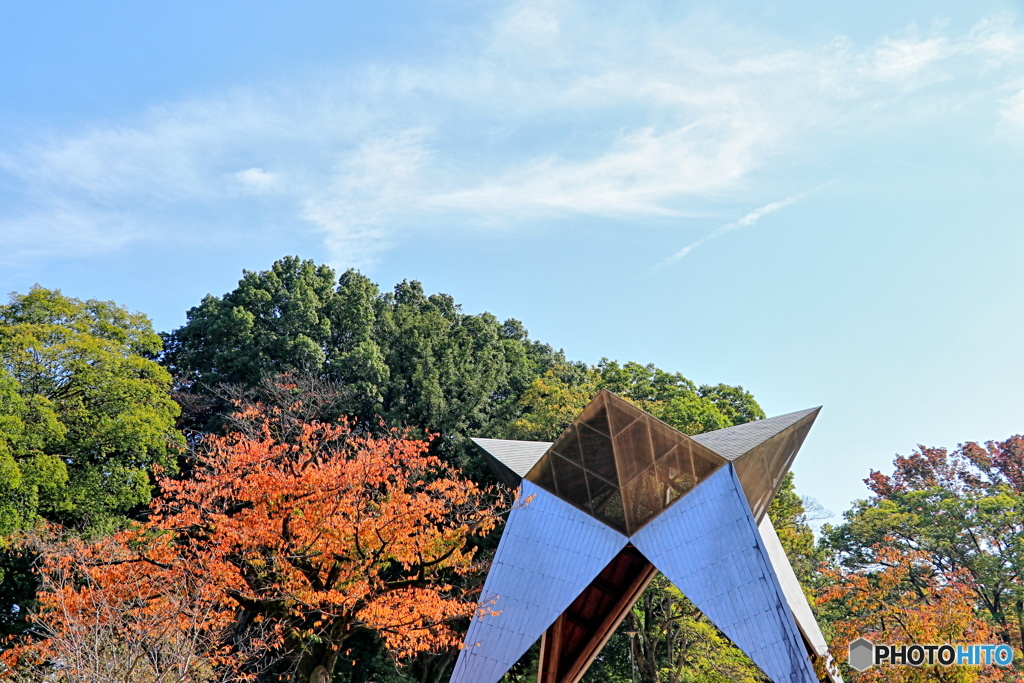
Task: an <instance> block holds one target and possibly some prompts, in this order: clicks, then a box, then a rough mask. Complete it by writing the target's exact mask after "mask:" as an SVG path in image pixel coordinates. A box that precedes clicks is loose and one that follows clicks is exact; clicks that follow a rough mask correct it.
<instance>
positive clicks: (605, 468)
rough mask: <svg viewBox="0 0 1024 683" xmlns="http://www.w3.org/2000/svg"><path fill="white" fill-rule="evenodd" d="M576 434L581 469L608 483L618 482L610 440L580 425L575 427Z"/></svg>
mask: <svg viewBox="0 0 1024 683" xmlns="http://www.w3.org/2000/svg"><path fill="white" fill-rule="evenodd" d="M606 426H607V425H606ZM577 434H578V435H579V445H580V450H581V451H582V452H583V467H585V468H586V469H587V470H589V471H591V472H593V473H594V474H596V475H598V476H600V477H603V478H604V479H607V480H608V481H618V478H617V476H616V472H615V452H614V451H613V450H612V440H611V439H610V438H608V437H607V436H605V435H604V434H602V433H600V432H598V431H595V430H593V429H591V428H590V427H588V426H587V425H582V424H581V425H577Z"/></svg>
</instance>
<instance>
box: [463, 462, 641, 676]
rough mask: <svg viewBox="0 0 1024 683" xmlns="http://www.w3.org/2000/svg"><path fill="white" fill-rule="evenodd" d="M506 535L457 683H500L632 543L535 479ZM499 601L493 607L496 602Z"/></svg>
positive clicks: (525, 487) (467, 642) (468, 638)
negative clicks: (494, 612)
mask: <svg viewBox="0 0 1024 683" xmlns="http://www.w3.org/2000/svg"><path fill="white" fill-rule="evenodd" d="M519 495H520V500H525V499H526V498H528V497H529V496H533V498H532V500H530V501H529V502H528V503H526V504H523V505H518V506H517V507H516V508H514V509H513V510H512V512H511V513H510V514H509V518H508V522H507V523H506V525H505V531H504V533H503V534H502V537H501V542H500V543H499V544H498V550H497V552H496V553H495V556H494V561H493V562H492V564H491V569H490V572H489V573H488V575H487V581H486V582H485V583H484V589H483V592H482V593H481V599H480V603H481V605H482V610H483V611H485V612H486V611H489V610H494V611H499V612H500V613H499V614H497V615H493V616H484V617H482V618H474V619H473V621H472V622H471V623H470V626H469V631H468V633H467V634H466V639H465V641H464V644H463V650H462V651H461V652H460V653H459V658H458V661H457V662H456V663H455V672H454V673H453V674H452V678H451V681H452V683H494V681H497V680H499V679H500V678H501V677H502V676H503V675H504V674H505V672H506V671H508V669H509V668H510V667H511V666H512V665H513V664H515V663H516V661H518V660H519V658H520V657H521V656H522V655H523V653H524V652H526V650H527V649H529V647H530V646H531V645H533V644H534V643H535V642H536V641H537V639H538V638H540V637H541V635H542V634H543V633H544V631H546V630H547V628H548V627H549V626H550V625H551V624H552V623H554V621H555V619H557V618H558V616H559V615H560V614H561V613H562V612H564V611H565V610H566V608H567V607H569V605H570V604H571V603H572V601H573V600H575V599H576V597H577V596H578V595H579V594H580V593H582V592H583V589H584V588H586V587H587V585H588V584H589V583H590V582H591V581H592V580H593V579H594V577H596V576H597V575H598V574H599V573H600V572H601V570H602V569H604V568H605V566H606V565H607V564H608V563H609V562H611V560H612V558H614V557H615V555H617V554H618V552H619V551H620V550H622V548H623V547H625V545H626V542H627V541H626V537H625V536H623V535H622V534H620V533H618V532H617V531H615V530H614V529H611V528H610V527H608V526H605V525H604V524H602V523H601V522H598V521H597V520H595V519H594V518H593V517H591V516H589V515H587V514H586V513H584V512H581V511H580V510H577V509H576V508H574V507H573V506H571V505H569V504H568V503H565V502H563V501H561V500H559V499H558V498H556V497H555V496H554V495H552V494H550V493H548V492H547V491H545V490H543V489H541V488H540V487H539V486H537V485H535V484H532V483H531V482H529V481H525V480H524V481H523V483H522V488H521V490H520V494H519ZM492 601H493V604H491V602H492Z"/></svg>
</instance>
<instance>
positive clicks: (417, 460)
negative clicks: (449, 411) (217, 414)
mask: <svg viewBox="0 0 1024 683" xmlns="http://www.w3.org/2000/svg"><path fill="white" fill-rule="evenodd" d="M236 417H239V418H241V419H242V420H243V422H244V423H245V424H246V425H247V429H245V430H242V431H239V432H236V433H233V434H231V435H228V436H223V437H209V438H208V439H207V440H206V441H205V448H203V449H202V452H201V454H200V455H198V456H197V458H196V461H195V463H194V464H193V467H192V468H191V469H190V475H189V477H188V478H183V479H164V480H162V481H161V482H160V488H161V491H162V493H161V495H160V496H159V497H158V498H156V499H155V500H154V502H153V504H152V505H151V514H150V516H149V519H148V521H147V522H146V523H145V524H143V525H140V526H138V527H135V528H133V529H130V530H128V531H126V532H124V533H122V534H120V535H118V536H117V537H116V538H115V539H113V540H112V541H108V542H110V543H114V544H116V546H117V548H116V553H117V555H115V557H116V558H117V560H116V561H115V562H110V563H104V562H96V563H94V564H91V565H90V566H88V568H87V569H84V570H83V569H82V568H81V567H79V570H81V571H86V572H87V574H88V577H89V581H88V582H84V583H82V582H80V583H79V587H78V588H75V589H74V590H72V591H71V593H72V594H71V595H68V594H65V595H63V596H61V597H57V596H55V597H54V599H53V600H47V599H44V600H43V601H42V603H41V604H42V611H41V612H40V614H39V616H38V617H37V619H41V620H49V621H50V628H49V629H48V630H49V631H50V632H52V633H59V632H61V629H62V628H64V630H65V631H66V630H67V627H68V626H70V625H71V624H72V623H73V622H74V621H75V620H76V619H85V620H88V619H91V618H92V616H93V612H90V606H91V605H93V604H95V603H98V602H103V601H104V600H105V601H107V602H113V603H118V599H117V597H116V596H117V595H118V594H119V591H123V589H124V585H125V583H126V577H125V572H127V571H132V572H136V573H140V574H141V575H142V576H144V577H149V578H150V579H151V580H152V581H153V582H154V585H155V584H156V583H160V582H163V583H169V584H173V585H181V584H182V583H183V582H185V581H186V580H190V581H191V582H192V586H193V587H192V588H191V589H190V590H191V591H192V595H193V598H194V600H195V606H197V607H198V608H199V610H200V611H203V613H204V614H206V615H207V616H206V617H204V619H205V623H203V624H201V625H200V627H201V628H200V631H201V633H198V635H197V637H196V638H194V639H193V640H194V642H196V643H198V649H199V650H200V652H199V654H200V655H202V657H205V658H206V660H208V661H209V662H210V666H211V667H212V669H213V670H214V672H215V674H216V677H217V678H221V679H224V680H244V679H246V678H249V679H256V680H280V679H286V678H290V679H291V680H293V681H297V682H299V683H307V682H314V681H315V682H316V683H321V681H328V680H330V675H331V672H332V671H333V670H334V668H335V666H336V664H338V662H339V661H340V660H344V658H345V656H346V655H345V651H346V643H347V641H348V640H349V639H350V638H351V637H352V636H353V635H355V634H358V633H361V632H366V631H370V632H372V633H375V634H378V635H379V637H380V638H381V640H382V641H383V643H384V645H385V647H386V648H387V649H388V650H389V652H391V653H392V654H393V655H394V656H395V657H396V658H402V657H407V656H410V655H413V654H415V653H418V652H423V651H431V650H440V649H445V648H453V647H457V646H458V643H459V638H458V635H457V634H456V632H455V631H453V630H452V626H451V623H452V621H453V620H457V619H459V618H465V617H468V616H469V615H471V614H472V613H473V611H474V608H475V603H474V601H473V600H471V599H470V596H468V595H465V594H464V592H463V591H462V590H461V589H458V588H456V587H455V586H456V584H457V583H458V582H457V581H456V577H458V576H460V575H465V574H468V573H470V572H473V571H476V570H477V569H478V568H477V566H476V563H475V560H474V551H473V548H472V546H471V545H470V544H469V543H468V541H469V539H470V537H472V536H474V535H482V534H486V533H487V532H489V531H490V530H491V529H493V528H494V526H495V524H496V522H497V520H498V512H499V511H498V509H497V508H496V507H495V506H494V505H492V504H491V503H489V502H488V501H489V500H490V497H489V493H488V492H487V491H483V490H481V489H479V488H478V487H477V486H476V485H474V484H473V483H471V482H469V481H467V480H465V479H462V478H461V477H459V476H458V475H457V474H456V473H455V472H454V471H453V470H452V469H450V468H449V467H448V466H447V465H445V464H444V463H442V462H441V461H440V460H439V459H438V458H436V457H435V456H432V455H430V454H429V452H428V444H427V443H425V442H423V441H419V440H412V439H408V438H404V436H403V435H402V434H400V433H398V432H395V431H392V432H390V433H388V434H385V435H383V436H372V435H369V434H366V433H358V432H356V431H354V430H353V429H352V428H351V426H350V425H349V424H348V423H346V422H345V421H341V422H339V423H335V424H324V423H317V422H311V423H308V424H302V425H300V428H299V429H297V430H296V429H295V428H294V427H295V425H294V423H289V425H288V429H287V430H285V432H287V434H286V436H282V434H283V433H282V434H276V432H277V431H278V430H276V426H277V425H280V424H282V422H281V420H279V419H277V418H280V414H279V413H274V412H270V415H269V417H268V415H267V414H266V413H265V412H261V411H260V410H259V409H257V408H252V407H250V408H248V409H246V410H244V411H243V412H241V413H240V414H239V416H236ZM108 552H109V550H108ZM55 562H56V560H55V559H54V558H52V557H51V558H48V559H47V560H46V561H44V564H43V566H42V571H43V572H44V574H45V573H46V572H50V571H53V569H54V568H55V567H56V565H55V564H54V563H55ZM129 568H130V570H129ZM76 591H77V592H76ZM165 593H166V591H164V590H153V591H151V592H150V594H148V595H145V596H144V598H142V602H144V603H145V604H146V606H147V609H150V611H151V612H152V613H156V614H161V613H164V614H166V613H170V612H172V611H175V610H174V607H173V606H170V605H165V604H164V603H165V602H166V598H165V597H164V595H165ZM76 600H77V602H75V601H76ZM139 600H140V599H139V598H138V597H137V596H128V602H129V603H132V604H139ZM133 601H134V602H133ZM58 603H59V604H58ZM75 604H80V605H82V606H83V608H82V609H81V610H77V609H76V608H75V607H74V606H73V605H75ZM69 605H71V606H70V607H69ZM178 611H179V612H180V610H178ZM181 621H182V622H183V624H185V623H186V622H188V621H189V617H187V616H182V617H181ZM182 628H185V626H184V625H183V627H182ZM200 636H201V637H200ZM204 643H205V645H204ZM204 648H205V649H204ZM226 672H229V673H230V674H231V675H230V676H228V675H227V674H226ZM232 677H233V678H232ZM193 680H202V679H201V678H197V679H193ZM211 680H213V679H211Z"/></svg>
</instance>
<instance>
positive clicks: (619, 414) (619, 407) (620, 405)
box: [606, 394, 644, 436]
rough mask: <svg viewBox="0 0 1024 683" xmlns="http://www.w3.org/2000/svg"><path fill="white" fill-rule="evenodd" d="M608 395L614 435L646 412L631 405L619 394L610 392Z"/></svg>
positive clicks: (609, 421)
mask: <svg viewBox="0 0 1024 683" xmlns="http://www.w3.org/2000/svg"><path fill="white" fill-rule="evenodd" d="M607 396H608V400H607V403H606V405H607V406H608V423H609V425H610V426H611V430H612V432H611V433H612V436H615V435H616V434H618V433H619V432H621V431H622V430H623V429H625V428H626V427H628V426H629V425H631V424H632V423H633V422H634V421H635V420H636V419H637V418H638V417H640V416H642V415H643V414H644V412H643V411H642V410H640V409H639V408H637V407H635V406H632V405H630V404H629V403H627V402H626V401H624V400H623V399H621V398H619V397H618V396H615V395H613V394H608V395H607Z"/></svg>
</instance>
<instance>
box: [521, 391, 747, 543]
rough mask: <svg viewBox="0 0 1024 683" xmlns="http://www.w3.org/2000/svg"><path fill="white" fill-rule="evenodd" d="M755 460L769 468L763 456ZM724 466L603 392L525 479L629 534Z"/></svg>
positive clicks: (674, 432) (711, 454)
mask: <svg viewBox="0 0 1024 683" xmlns="http://www.w3.org/2000/svg"><path fill="white" fill-rule="evenodd" d="M609 435H610V436H609ZM748 455H754V454H753V453H751V454H748ZM751 460H756V461H758V465H756V466H759V467H761V468H762V469H763V467H764V465H765V463H764V462H763V460H764V454H761V455H760V456H754V457H753V458H752V459H751ZM725 462H726V461H725V459H724V458H722V457H721V456H719V455H718V454H716V453H714V452H713V451H711V450H709V449H707V448H705V447H704V446H701V445H700V444H698V443H697V442H695V441H693V440H692V439H690V438H689V437H688V436H686V435H685V434H683V433H682V432H679V431H678V430H676V429H673V428H672V427H670V426H669V425H667V424H665V423H663V422H661V421H660V420H657V419H655V418H654V417H653V416H650V415H648V414H647V413H645V412H643V411H642V410H640V409H639V408H637V407H636V406H633V405H631V404H629V403H628V402H626V401H624V400H623V399H621V398H619V397H618V396H615V395H614V394H611V393H609V392H607V391H605V390H602V391H601V392H600V393H599V394H598V395H597V396H596V397H595V398H594V400H593V401H591V403H590V405H589V406H587V408H586V409H585V410H584V411H583V413H582V414H581V415H580V417H579V418H578V419H577V420H576V422H575V423H573V425H571V426H570V427H569V429H567V430H566V431H565V433H564V434H562V436H560V437H559V438H558V440H557V441H556V442H555V443H554V444H553V445H552V446H551V448H550V449H549V450H548V452H547V453H546V454H545V455H544V457H543V458H541V461H540V462H538V463H537V465H535V466H534V468H533V469H532V470H531V471H530V473H529V474H528V475H527V479H529V480H530V481H532V482H534V483H536V484H538V485H540V486H542V487H544V488H545V489H547V490H549V491H551V492H552V493H554V494H555V495H557V496H559V497H560V498H561V499H562V500H564V501H566V502H567V503H570V504H572V505H574V506H576V507H578V508H580V509H581V510H584V511H586V512H588V513H589V514H591V515H593V516H594V517H596V518H597V519H600V520H601V521H603V522H604V523H606V524H608V525H609V526H611V527H613V528H615V529H618V530H619V531H621V532H623V533H627V534H628V533H633V532H635V531H637V530H639V528H640V527H641V526H643V525H644V524H645V523H646V522H648V521H649V520H651V519H652V518H653V517H655V516H656V515H658V514H659V513H660V512H661V511H662V510H664V509H665V508H667V507H668V506H669V505H671V504H672V503H673V502H675V501H676V500H678V499H679V498H680V497H682V496H683V495H685V494H686V493H688V492H689V491H691V490H692V489H693V487H694V486H696V485H697V484H698V483H699V482H700V481H702V480H704V479H705V478H707V477H708V476H710V475H711V473H713V472H714V471H715V470H717V469H718V468H719V467H721V466H722V465H723V464H725ZM751 465H752V463H748V464H747V466H748V467H750V466H751Z"/></svg>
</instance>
